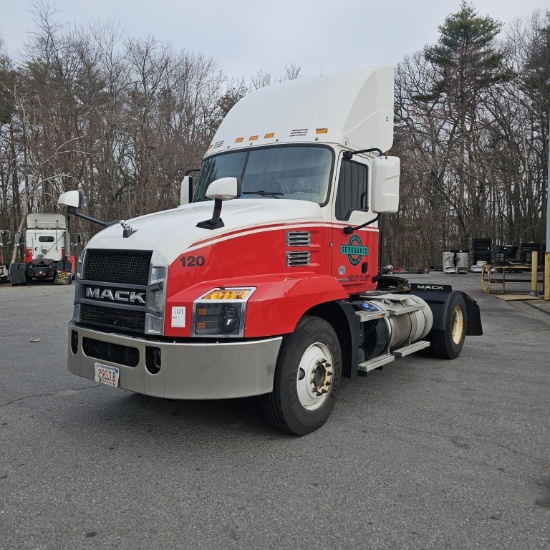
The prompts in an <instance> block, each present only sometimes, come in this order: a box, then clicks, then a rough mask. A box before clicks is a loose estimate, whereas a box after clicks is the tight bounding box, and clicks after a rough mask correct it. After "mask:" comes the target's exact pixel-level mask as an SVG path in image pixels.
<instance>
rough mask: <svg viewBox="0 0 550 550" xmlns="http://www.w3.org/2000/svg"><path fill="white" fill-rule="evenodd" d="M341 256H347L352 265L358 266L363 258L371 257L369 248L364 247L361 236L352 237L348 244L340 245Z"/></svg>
mask: <svg viewBox="0 0 550 550" xmlns="http://www.w3.org/2000/svg"><path fill="white" fill-rule="evenodd" d="M340 254H346V255H347V257H348V261H349V263H350V264H351V265H357V264H358V263H359V262H360V261H361V258H362V257H363V256H368V255H369V247H368V246H363V243H362V241H361V237H359V235H352V236H351V237H350V239H349V241H348V244H341V245H340Z"/></svg>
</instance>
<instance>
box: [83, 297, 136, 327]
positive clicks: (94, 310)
mask: <svg viewBox="0 0 550 550" xmlns="http://www.w3.org/2000/svg"><path fill="white" fill-rule="evenodd" d="M80 307H81V309H80V321H81V322H82V323H87V324H90V325H97V326H100V327H109V328H114V329H118V330H126V331H129V332H141V333H143V332H144V331H145V312H144V311H133V310H130V309H114V308H110V307H101V306H96V305H93V304H82V305H81V306H80Z"/></svg>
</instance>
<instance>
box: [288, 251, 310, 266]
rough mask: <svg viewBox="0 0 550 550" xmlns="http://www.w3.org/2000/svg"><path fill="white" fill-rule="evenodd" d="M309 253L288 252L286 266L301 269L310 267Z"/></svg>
mask: <svg viewBox="0 0 550 550" xmlns="http://www.w3.org/2000/svg"><path fill="white" fill-rule="evenodd" d="M309 257H310V253H309V252H287V253H286V265H287V267H301V266H305V265H309Z"/></svg>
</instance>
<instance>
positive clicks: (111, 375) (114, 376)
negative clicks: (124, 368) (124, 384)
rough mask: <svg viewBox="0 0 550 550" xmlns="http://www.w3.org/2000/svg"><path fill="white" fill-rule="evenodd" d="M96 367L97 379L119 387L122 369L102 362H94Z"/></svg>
mask: <svg viewBox="0 0 550 550" xmlns="http://www.w3.org/2000/svg"><path fill="white" fill-rule="evenodd" d="M94 367H95V381H96V382H101V383H102V384H107V385H108V386H113V387H114V388H116V387H118V376H119V374H120V369H118V368H116V367H109V366H107V365H102V364H101V363H94Z"/></svg>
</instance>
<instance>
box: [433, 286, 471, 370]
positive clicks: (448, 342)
mask: <svg viewBox="0 0 550 550" xmlns="http://www.w3.org/2000/svg"><path fill="white" fill-rule="evenodd" d="M467 321H468V319H467V317H466V303H465V302H464V296H462V293H461V292H453V293H452V295H451V299H450V302H449V306H448V308H447V312H446V314H445V320H444V326H445V329H444V330H432V331H431V332H430V341H431V349H432V352H433V354H434V355H435V356H436V357H441V358H442V359H456V358H457V357H458V356H459V355H460V352H461V351H462V347H463V346H464V340H465V338H466V326H467Z"/></svg>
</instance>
